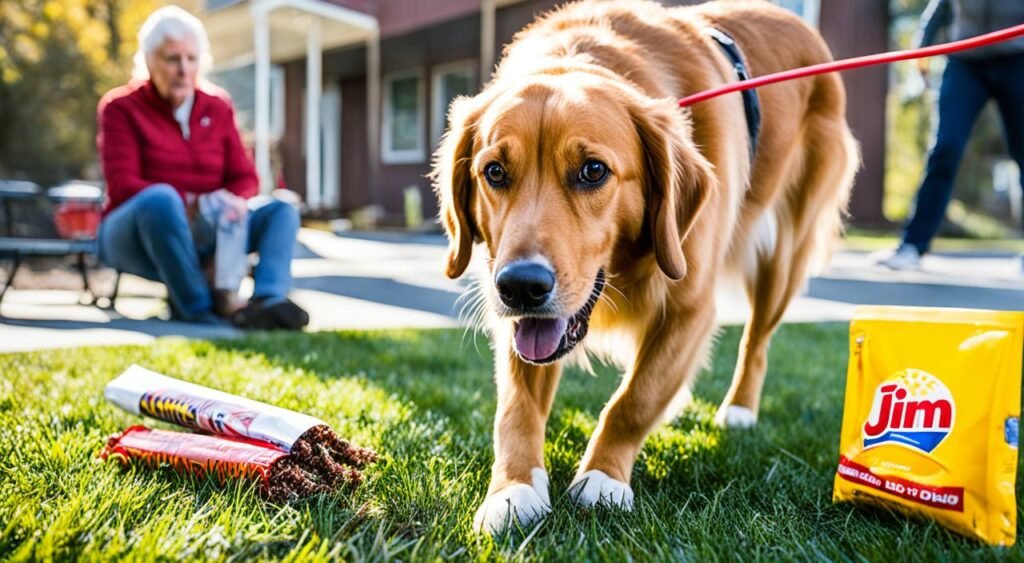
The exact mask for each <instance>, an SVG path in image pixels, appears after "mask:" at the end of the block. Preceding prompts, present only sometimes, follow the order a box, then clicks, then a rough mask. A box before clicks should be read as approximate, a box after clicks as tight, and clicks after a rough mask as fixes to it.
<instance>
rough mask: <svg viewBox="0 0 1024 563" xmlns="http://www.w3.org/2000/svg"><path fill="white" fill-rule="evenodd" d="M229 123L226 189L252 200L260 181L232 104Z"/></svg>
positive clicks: (257, 190) (225, 175) (229, 106)
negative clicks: (240, 131)
mask: <svg viewBox="0 0 1024 563" xmlns="http://www.w3.org/2000/svg"><path fill="white" fill-rule="evenodd" d="M227 123H228V125H227V127H228V131H227V139H226V140H225V142H226V143H227V146H226V147H225V151H224V153H225V164H226V166H225V169H224V188H225V189H227V190H228V191H229V192H231V193H233V194H235V195H237V196H239V197H244V198H250V197H252V196H254V195H256V194H257V193H259V179H258V178H257V176H256V168H255V166H253V163H252V159H251V158H249V154H248V152H246V150H245V146H244V145H243V144H242V137H241V135H239V133H238V127H236V126H235V110H234V108H233V107H232V106H231V105H230V104H229V105H228V119H227Z"/></svg>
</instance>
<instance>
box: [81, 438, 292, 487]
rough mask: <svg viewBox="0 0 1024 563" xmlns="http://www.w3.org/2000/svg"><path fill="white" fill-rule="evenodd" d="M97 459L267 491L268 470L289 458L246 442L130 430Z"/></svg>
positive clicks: (279, 452) (108, 446) (269, 447)
mask: <svg viewBox="0 0 1024 563" xmlns="http://www.w3.org/2000/svg"><path fill="white" fill-rule="evenodd" d="M100 456H101V457H102V458H103V459H108V458H110V457H114V458H115V459H117V460H119V461H121V462H123V463H127V462H128V461H129V460H131V461H138V462H141V463H143V464H145V465H147V466H149V467H160V466H161V465H165V464H166V465H168V466H170V467H171V468H173V469H174V470H175V471H179V472H181V473H192V474H195V475H199V476H204V475H211V476H213V477H215V478H216V479H217V480H219V481H221V482H223V481H224V480H226V479H229V478H231V479H255V480H258V481H260V483H261V484H262V485H263V486H264V487H268V486H269V481H270V469H271V467H272V466H273V465H274V464H275V463H277V462H278V461H279V460H281V459H284V458H286V457H288V454H287V453H285V452H282V451H281V450H278V449H276V448H273V447H271V446H269V445H263V444H258V443H254V442H250V441H246V440H232V439H227V438H220V437H216V436H204V435H202V434H190V433H187V432H169V431H167V430H151V429H149V428H146V427H145V426H132V427H131V428H128V429H127V430H125V431H124V432H122V433H121V434H118V435H117V436H114V437H112V438H110V440H109V441H108V442H107V446H106V447H105V448H104V449H103V452H101V453H100Z"/></svg>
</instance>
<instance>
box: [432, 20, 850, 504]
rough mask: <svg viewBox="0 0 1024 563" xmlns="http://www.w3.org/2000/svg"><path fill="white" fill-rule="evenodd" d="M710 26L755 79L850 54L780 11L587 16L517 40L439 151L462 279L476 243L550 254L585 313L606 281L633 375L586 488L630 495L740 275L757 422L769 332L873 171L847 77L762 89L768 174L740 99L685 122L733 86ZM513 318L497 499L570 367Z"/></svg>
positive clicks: (520, 475) (525, 465)
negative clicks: (851, 117) (702, 96)
mask: <svg viewBox="0 0 1024 563" xmlns="http://www.w3.org/2000/svg"><path fill="white" fill-rule="evenodd" d="M707 27H715V28H718V29H721V30H724V31H725V32H727V33H728V34H729V35H731V36H732V37H733V38H734V39H735V40H736V43H737V44H738V45H739V47H740V48H741V50H742V52H743V55H744V57H745V58H746V61H747V63H748V66H749V68H750V71H751V73H752V74H753V75H754V76H759V75H764V74H768V73H772V72H776V71H780V70H784V69H789V68H794V67H799V66H803V65H809V64H815V63H820V62H823V61H827V60H830V59H831V55H830V53H829V50H828V48H827V46H826V45H825V43H824V41H823V40H822V39H821V37H820V36H819V35H818V34H817V33H816V32H815V31H814V30H812V29H811V28H809V27H808V26H806V25H805V24H804V23H803V22H802V21H801V20H800V19H799V18H797V17H796V16H794V15H792V14H790V13H789V12H786V11H784V10H782V9H780V8H776V7H774V6H772V5H771V4H769V3H768V2H764V1H753V2H751V1H746V2H728V1H723V2H712V3H708V4H703V5H700V6H696V7H685V8H665V7H662V6H660V5H658V4H655V3H653V2H642V1H640V2H624V1H615V2H581V3H575V4H570V5H567V6H564V7H562V8H560V9H557V10H556V11H554V12H552V13H550V14H547V15H545V16H543V17H541V18H540V19H539V20H538V21H536V22H535V23H533V24H531V25H530V26H529V27H527V28H526V29H525V30H523V31H522V32H520V33H519V34H518V35H517V36H516V37H515V39H514V40H513V42H512V43H511V44H510V45H509V46H508V47H507V48H506V50H505V53H504V57H503V60H502V61H501V63H500V65H499V67H498V69H497V71H496V73H495V75H494V77H493V79H492V80H491V82H490V83H489V84H487V85H486V87H485V88H484V90H483V91H482V93H480V94H479V95H477V96H475V97H473V98H462V99H459V100H457V101H456V102H454V103H453V105H452V108H451V112H450V117H451V129H450V131H449V133H448V134H447V135H446V137H445V139H444V141H443V143H442V145H441V147H440V148H439V149H438V152H437V155H436V162H435V172H434V174H435V176H434V177H435V189H436V191H437V195H438V197H439V199H440V202H441V216H442V221H443V224H444V226H445V229H446V230H447V232H448V235H449V238H450V241H451V244H450V248H449V256H448V263H447V274H448V275H449V276H450V277H458V276H460V275H461V274H462V273H463V271H464V270H465V269H466V267H467V266H468V264H469V262H470V256H471V252H472V249H473V247H474V245H476V246H477V250H478V251H482V252H484V253H486V256H485V257H486V263H487V266H488V268H489V270H490V272H491V275H492V276H493V274H494V272H497V271H498V270H499V269H500V268H501V267H502V266H503V265H505V264H508V263H509V262H511V261H513V260H517V259H522V258H524V257H528V256H536V255H540V256H542V257H543V258H544V259H546V260H547V261H548V262H550V264H551V266H552V269H553V270H554V272H555V274H556V280H557V282H556V286H557V287H558V288H559V289H558V295H557V301H556V303H557V305H558V307H559V311H560V312H561V313H562V314H565V315H571V314H572V313H573V312H574V311H577V310H579V309H580V307H582V306H583V304H584V302H586V301H587V299H588V296H589V294H590V292H591V290H592V288H593V286H594V280H595V276H596V275H597V273H598V271H599V270H600V269H602V268H603V269H604V270H605V271H606V272H607V275H608V281H609V286H610V287H609V288H607V289H606V290H605V291H604V295H603V296H602V298H601V299H600V300H599V302H598V304H597V306H596V308H595V309H594V311H593V314H592V317H591V322H590V335H589V336H587V338H586V339H585V340H584V341H583V343H582V346H583V347H585V348H586V349H587V350H588V351H590V352H592V353H597V354H602V355H604V356H605V357H611V358H615V359H617V360H618V361H619V362H620V363H622V365H623V368H624V370H625V375H624V378H623V382H622V384H621V387H620V388H619V390H618V391H617V392H616V393H615V394H614V396H613V397H612V398H611V400H610V401H609V402H608V404H607V405H606V407H605V408H604V411H603V412H602V413H601V417H600V422H599V424H598V426H597V429H596V431H595V432H594V435H593V437H592V439H591V441H590V444H589V447H588V448H587V451H586V454H585V455H584V457H583V460H582V462H581V464H580V469H579V475H583V474H585V473H586V472H588V471H591V470H599V471H601V472H603V473H604V474H606V475H607V476H609V477H610V478H612V479H615V480H617V481H619V482H621V483H623V484H626V485H627V486H628V483H629V480H630V473H631V470H632V467H633V462H634V459H635V457H636V455H637V453H638V452H639V449H640V447H641V445H642V443H643V441H644V438H645V437H646V435H647V434H648V432H649V431H650V430H651V429H652V428H653V427H654V426H655V424H657V423H658V422H659V421H661V420H662V419H663V416H665V415H666V414H670V413H668V410H669V406H670V404H671V403H672V401H673V399H674V398H675V397H677V396H678V395H680V393H683V392H685V391H686V389H687V388H688V386H689V384H690V382H691V380H692V378H693V376H694V374H695V372H696V371H697V369H698V368H699V366H700V365H701V364H702V362H703V361H704V360H705V356H706V354H707V353H708V351H709V348H710V346H709V344H710V341H711V338H712V334H713V331H714V328H715V304H714V301H715V300H714V289H715V287H716V285H717V284H719V283H720V282H721V281H722V279H723V277H724V276H727V275H730V274H736V275H737V276H738V277H739V278H740V279H742V280H744V283H745V287H746V290H747V293H748V296H749V300H750V303H751V309H752V314H751V317H750V319H749V321H748V323H747V325H746V329H745V332H744V334H743V339H742V342H741V349H740V353H739V360H738V363H737V366H736V370H735V375H734V378H733V383H732V387H731V388H730V390H729V392H728V394H727V396H726V397H725V400H724V401H723V403H722V409H721V410H720V413H719V415H720V421H721V422H723V423H728V422H729V408H730V407H742V408H745V409H747V412H749V413H750V415H751V416H756V413H757V409H758V403H759V400H760V394H761V387H762V383H763V381H764V376H765V371H766V367H767V366H766V350H767V346H768V340H769V338H770V337H771V334H772V332H773V331H774V329H775V328H776V326H777V324H778V323H779V321H780V318H781V317H782V314H783V312H784V311H785V308H786V305H787V303H788V302H789V300H790V299H791V298H792V297H793V295H794V294H795V293H796V291H797V290H798V289H799V288H800V287H801V285H802V284H803V282H804V280H805V279H806V276H807V275H808V271H809V268H810V267H811V264H812V262H813V261H814V259H815V258H816V257H819V256H820V255H822V254H823V253H825V252H827V247H828V246H829V243H830V241H831V240H832V239H833V238H834V237H835V236H836V234H837V232H838V230H839V228H840V219H841V214H842V211H843V209H844V206H845V204H846V201H847V198H848V193H849V188H850V185H851V183H852V176H853V172H854V170H855V168H856V167H857V164H858V162H859V159H858V154H857V149H856V144H855V142H854V141H853V138H852V136H851V134H850V132H849V129H848V127H847V124H846V120H845V110H846V107H845V93H844V89H843V86H842V83H841V81H840V79H839V77H838V76H837V75H832V74H830V75H822V76H818V77H814V78H808V79H804V80H797V81H791V82H786V83H781V84H778V85H773V86H769V87H765V88H762V89H760V91H759V93H758V94H759V96H760V101H761V108H762V112H763V123H762V128H761V135H760V142H759V144H758V146H757V151H756V158H755V159H754V161H753V162H751V158H750V139H749V135H748V131H747V125H746V120H745V116H744V110H743V105H742V102H741V98H740V95H739V94H732V95H728V96H724V97H720V98H717V99H714V100H710V101H707V102H703V103H700V104H697V105H695V106H693V107H692V108H689V109H685V110H684V109H679V108H678V107H677V105H676V100H677V99H679V98H681V97H683V96H684V95H687V94H690V93H694V92H697V91H701V90H704V89H708V88H711V87H714V86H718V85H720V84H723V83H727V82H732V81H735V80H736V74H735V72H734V70H733V69H732V67H731V65H730V63H729V61H728V60H727V58H726V57H725V56H724V55H723V53H722V51H721V49H720V47H719V46H718V44H716V43H715V42H713V41H712V40H711V39H710V38H709V37H708V36H707V35H706V34H705V33H704V29H705V28H707ZM587 159H598V160H600V161H603V162H604V163H606V164H607V166H608V168H609V169H610V170H611V174H610V176H609V179H608V180H607V182H606V183H605V184H604V185H603V186H602V187H600V188H599V189H594V190H582V189H579V188H578V187H574V186H573V185H571V184H572V182H571V181H567V178H572V174H574V173H575V171H577V170H579V169H580V166H581V165H582V163H583V162H584V161H585V160H587ZM490 162H500V163H501V164H502V165H503V166H504V167H505V169H506V170H507V174H508V185H507V187H504V188H502V189H495V188H493V187H491V186H490V185H489V184H488V182H487V181H486V180H485V178H484V177H483V170H484V167H485V166H487V164H488V163H490ZM485 285H490V280H487V282H485ZM488 293H489V294H490V295H491V299H490V300H491V302H492V303H493V305H494V307H495V308H496V310H499V312H500V303H499V302H498V301H497V300H496V299H495V298H494V297H493V295H494V291H493V290H490V291H488ZM495 319H496V322H495V323H494V325H493V327H492V338H493V340H494V349H495V356H496V380H497V385H498V409H497V413H496V420H495V427H494V448H495V463H494V469H493V477H492V482H491V486H490V490H489V492H488V494H489V495H494V494H496V493H498V492H500V491H502V490H503V489H505V488H507V487H510V486H513V485H516V484H527V485H530V484H531V470H532V469H535V468H543V467H544V460H543V441H544V427H545V424H546V420H547V416H548V413H549V410H550V407H551V403H552V400H553V397H554V393H555V390H556V388H557V384H558V379H559V375H560V372H561V368H560V363H559V362H554V363H552V364H548V365H533V364H531V363H528V362H525V361H523V360H522V359H521V358H520V357H519V355H518V354H517V353H516V352H515V350H514V349H513V346H512V330H513V329H512V326H513V321H512V320H511V319H509V318H503V317H500V316H499V317H496V318H495ZM577 353H579V352H577ZM513 508H514V507H513Z"/></svg>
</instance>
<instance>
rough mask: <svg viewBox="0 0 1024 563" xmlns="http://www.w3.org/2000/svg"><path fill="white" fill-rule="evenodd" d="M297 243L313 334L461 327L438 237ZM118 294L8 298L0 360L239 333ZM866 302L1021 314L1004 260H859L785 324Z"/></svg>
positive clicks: (833, 273) (739, 303)
mask: <svg viewBox="0 0 1024 563" xmlns="http://www.w3.org/2000/svg"><path fill="white" fill-rule="evenodd" d="M299 242H300V247H299V249H298V253H297V255H296V260H295V263H294V267H293V272H294V275H295V290H294V292H293V298H294V299H295V301H297V302H298V303H299V304H301V305H302V306H303V307H305V308H306V309H307V310H309V311H310V313H311V323H310V324H311V326H310V329H311V330H333V329H350V328H355V329H373V328H391V327H415V328H427V327H453V326H461V322H460V315H459V310H460V306H461V305H462V303H461V302H460V301H459V296H460V295H461V294H462V293H463V292H464V291H465V289H466V287H467V282H465V281H462V280H459V281H452V280H448V279H446V278H445V277H444V275H443V273H442V268H443V264H444V254H445V244H444V241H443V239H442V238H441V237H440V236H436V235H402V234H367V235H360V234H343V235H342V236H335V235H334V234H331V233H327V232H323V231H316V230H309V229H305V230H303V231H302V232H301V233H300V236H299ZM121 295H122V296H121V297H120V298H119V299H118V311H117V312H116V313H114V312H109V311H104V310H100V309H97V308H95V307H87V306H81V305H78V304H77V299H78V293H77V292H75V291H61V290H12V291H11V292H10V293H9V294H8V295H7V297H6V298H5V300H4V303H3V306H2V310H0V312H2V314H3V316H2V317H0V352H10V351H20V350H31V349H38V348H52V347H69V346H88V345H108V344H132V343H135V344H144V343H148V342H151V341H152V340H153V339H154V338H156V337H164V336H182V337H188V338H215V337H230V336H233V335H237V334H239V332H238V331H236V330H234V329H231V328H224V327H221V328H210V327H203V326H198V325H192V324H187V323H177V322H169V321H163V320H158V319H154V318H153V317H154V316H155V315H157V314H158V313H161V312H162V311H163V310H164V309H165V305H164V301H163V295H164V291H163V288H162V286H160V284H155V283H151V282H147V281H145V280H141V279H138V278H133V277H130V276H126V277H125V280H124V281H123V282H122V291H121ZM718 301H719V316H720V318H721V321H722V322H723V323H741V322H743V319H744V318H745V315H746V313H747V309H746V304H745V299H744V298H743V297H742V292H740V291H736V290H732V289H729V288H723V290H722V291H721V292H720V294H719V299H718ZM867 303H877V304H888V305H919V306H935V307H975V308H988V309H1010V310H1024V276H1022V275H1021V270H1020V261H1019V260H1018V259H1017V258H1015V257H1014V256H1013V255H1010V254H998V253H995V254H984V253H969V254H960V255H942V256H935V257H927V258H926V259H925V262H924V264H923V267H922V270H921V271H918V272H890V271H888V270H884V269H879V268H876V267H873V266H871V265H870V264H869V261H868V257H867V255H865V254H863V253H856V252H844V251H840V252H838V253H837V254H836V255H835V256H834V257H833V260H832V265H831V267H830V268H829V269H828V271H826V272H825V273H824V275H822V276H821V277H818V278H814V279H812V280H811V281H810V282H809V284H808V286H807V288H806V291H805V292H804V294H803V295H801V297H800V298H798V299H797V300H796V301H794V302H793V303H792V304H791V306H790V308H789V310H788V312H787V314H786V317H785V320H786V321H787V322H817V321H844V320H848V319H849V318H850V315H851V314H852V312H853V309H854V307H855V306H856V305H857V304H867Z"/></svg>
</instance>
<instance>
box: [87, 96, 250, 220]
mask: <svg viewBox="0 0 1024 563" xmlns="http://www.w3.org/2000/svg"><path fill="white" fill-rule="evenodd" d="M97 123H98V125H99V127H98V131H99V133H98V134H97V136H96V146H97V147H98V149H99V153H100V160H101V161H102V164H103V174H104V176H105V177H106V180H107V204H106V208H105V210H104V213H109V212H110V211H111V210H112V209H114V208H115V207H117V206H118V205H120V204H122V203H124V202H125V201H126V200H128V198H130V197H132V196H133V195H135V194H137V193H139V192H140V191H141V190H142V189H143V188H145V187H147V186H150V185H153V184H159V183H166V184H170V185H172V186H174V187H175V188H176V189H177V190H178V193H179V194H181V195H182V199H184V197H185V193H187V192H192V193H204V192H211V191H214V190H217V189H220V188H226V189H228V190H229V191H231V192H233V193H235V194H237V195H239V196H242V197H246V198H248V197H252V196H254V195H256V193H257V192H258V188H259V186H258V182H257V179H256V171H255V169H254V168H253V164H252V160H251V159H250V158H249V155H248V154H247V153H246V151H245V149H244V147H243V146H242V140H241V137H240V136H239V134H238V129H237V128H236V127H235V112H234V109H233V108H232V107H231V102H230V101H229V100H228V99H227V97H226V95H225V96H218V95H214V94H211V93H210V92H204V91H202V90H200V89H198V88H197V89H196V93H195V98H194V100H193V105H192V115H191V117H190V118H189V128H190V133H191V134H190V138H189V139H188V140H186V139H185V138H184V137H182V135H181V127H180V126H179V125H178V122H177V121H175V120H174V114H173V110H172V108H171V105H170V104H169V103H167V102H166V101H164V99H163V98H161V97H160V96H159V95H158V94H157V92H156V88H155V87H154V86H153V84H152V82H149V81H146V82H141V83H133V84H129V85H127V86H121V87H119V88H115V89H113V90H111V91H110V92H107V94H106V95H105V96H103V99H102V100H100V104H99V108H98V109H97Z"/></svg>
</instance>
